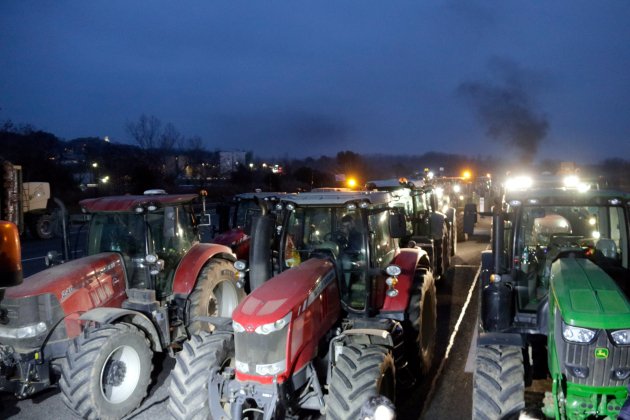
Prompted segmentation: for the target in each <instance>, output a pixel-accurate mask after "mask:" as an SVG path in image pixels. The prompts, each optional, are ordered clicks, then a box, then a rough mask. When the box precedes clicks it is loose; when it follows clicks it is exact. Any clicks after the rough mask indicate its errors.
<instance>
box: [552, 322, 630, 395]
mask: <svg viewBox="0 0 630 420" xmlns="http://www.w3.org/2000/svg"><path fill="white" fill-rule="evenodd" d="M559 338H560V340H562V336H560V337H559ZM598 348H605V349H608V357H607V358H605V359H598V358H596V357H595V350H596V349H598ZM562 361H563V363H562V370H563V372H562V373H564V374H566V375H567V378H568V379H569V380H570V381H571V382H573V383H576V384H580V385H588V386H624V385H626V384H627V383H628V380H627V379H626V380H623V381H621V380H617V378H615V377H614V375H613V372H614V371H615V370H616V369H623V370H627V369H629V368H630V347H629V346H616V345H614V344H613V343H611V342H610V340H609V338H608V334H607V333H606V331H598V334H597V338H596V339H595V341H593V342H592V343H590V344H576V343H569V342H567V343H566V345H565V346H564V356H563V357H562ZM570 366H579V367H586V368H588V372H589V374H588V376H587V377H586V378H579V377H576V376H575V375H573V374H572V373H571V368H570Z"/></svg>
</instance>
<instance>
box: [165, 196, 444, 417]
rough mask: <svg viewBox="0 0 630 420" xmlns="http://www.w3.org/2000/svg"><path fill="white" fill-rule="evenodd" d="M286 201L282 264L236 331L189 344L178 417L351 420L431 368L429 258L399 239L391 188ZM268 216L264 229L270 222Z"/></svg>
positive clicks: (240, 314)
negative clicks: (312, 414)
mask: <svg viewBox="0 0 630 420" xmlns="http://www.w3.org/2000/svg"><path fill="white" fill-rule="evenodd" d="M282 204H283V205H284V211H283V212H281V213H280V214H281V215H282V218H281V219H282V220H281V223H280V225H281V229H276V232H279V233H278V235H279V239H278V243H279V249H278V251H277V252H274V253H272V255H271V257H272V258H271V261H273V262H275V263H276V264H278V265H279V266H280V267H282V268H283V269H284V270H283V271H282V272H281V273H280V274H278V275H276V276H274V277H272V278H271V279H268V280H267V281H266V282H264V283H263V284H261V285H260V286H258V287H257V288H255V289H254V290H253V291H252V292H251V294H250V295H248V297H246V298H245V300H244V301H243V302H241V304H240V305H239V306H238V307H237V308H236V310H235V311H234V313H233V314H232V317H233V321H232V324H231V325H232V328H231V329H230V328H226V329H219V328H217V329H216V330H215V331H214V332H213V333H212V334H206V333H204V332H202V333H200V334H197V335H194V336H193V337H192V338H191V340H189V341H188V342H186V343H185V344H184V348H183V350H182V352H180V353H179V354H178V356H177V362H176V365H175V368H174V370H173V371H172V374H171V384H170V388H169V394H170V402H169V411H170V412H171V414H172V415H173V416H174V417H175V418H180V419H184V418H208V417H210V418H216V419H219V418H224V419H242V418H264V419H271V418H297V417H298V416H300V415H301V414H304V413H307V412H308V411H309V410H314V411H319V412H320V413H323V414H325V415H326V416H327V417H328V418H334V419H355V418H359V411H360V410H361V408H362V406H363V405H364V404H365V403H366V402H367V401H368V400H369V399H370V397H372V396H376V395H383V396H385V397H387V398H389V399H390V400H392V401H394V399H395V396H396V390H397V387H402V386H404V385H410V384H412V383H413V381H414V379H415V377H417V376H420V375H422V374H423V373H426V372H427V371H428V369H429V367H430V365H431V362H432V358H433V354H434V349H435V331H436V290H435V283H434V279H433V274H432V272H431V268H430V267H431V262H430V260H429V257H428V255H427V253H426V252H425V251H423V250H422V249H421V248H417V247H416V248H402V249H401V248H400V247H399V245H398V239H397V238H401V237H404V236H405V235H407V234H408V232H407V230H406V223H405V219H404V215H403V213H402V212H401V211H400V210H399V209H398V208H395V207H393V204H394V200H393V198H392V196H391V195H390V194H389V193H388V192H380V191H374V192H343V191H338V192H311V193H303V194H299V195H296V196H293V197H290V198H287V199H283V200H282ZM265 217H266V216H265V215H262V216H261V217H259V218H257V219H256V220H255V222H254V229H255V230H254V232H255V234H253V235H252V239H253V241H252V247H258V246H259V245H258V238H260V237H262V238H263V245H262V246H261V249H265V245H266V244H267V243H268V237H267V236H266V235H258V232H259V230H256V225H257V224H258V223H261V221H263V220H264V219H265ZM262 224H263V226H264V225H265V223H262ZM266 225H267V226H268V227H266V228H263V229H262V231H269V230H270V228H269V226H274V224H273V223H266ZM264 260H265V258H262V257H261V260H260V261H251V260H250V264H252V263H256V264H258V263H259V262H261V261H264ZM271 265H274V264H271ZM255 269H257V268H256V267H253V266H252V267H250V270H255Z"/></svg>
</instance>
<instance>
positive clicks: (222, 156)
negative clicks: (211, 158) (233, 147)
mask: <svg viewBox="0 0 630 420" xmlns="http://www.w3.org/2000/svg"><path fill="white" fill-rule="evenodd" d="M245 155H246V152H242V151H239V152H219V171H220V172H221V175H224V174H229V173H232V172H234V171H236V169H237V168H238V165H245Z"/></svg>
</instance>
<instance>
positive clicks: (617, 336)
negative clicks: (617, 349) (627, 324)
mask: <svg viewBox="0 0 630 420" xmlns="http://www.w3.org/2000/svg"><path fill="white" fill-rule="evenodd" d="M610 335H611V337H612V339H613V341H614V342H615V344H618V345H622V346H625V345H628V344H630V330H617V331H613V332H611V333H610Z"/></svg>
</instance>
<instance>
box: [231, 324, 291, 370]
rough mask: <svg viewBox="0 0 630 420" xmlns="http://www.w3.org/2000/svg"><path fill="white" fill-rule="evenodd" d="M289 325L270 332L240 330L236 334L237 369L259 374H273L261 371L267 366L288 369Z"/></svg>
mask: <svg viewBox="0 0 630 420" xmlns="http://www.w3.org/2000/svg"><path fill="white" fill-rule="evenodd" d="M288 331H289V326H288V325H286V326H285V327H284V328H282V329H281V330H279V331H274V332H272V333H270V334H258V333H256V332H247V331H245V332H239V333H235V334H234V347H235V356H236V369H237V370H238V371H240V372H242V373H246V374H249V375H258V376H273V374H271V373H269V374H266V375H265V374H264V373H261V370H265V369H266V368H265V367H267V366H271V365H273V366H275V367H278V366H282V368H281V370H280V372H276V374H277V373H281V372H284V371H285V370H286V358H287V335H288Z"/></svg>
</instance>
